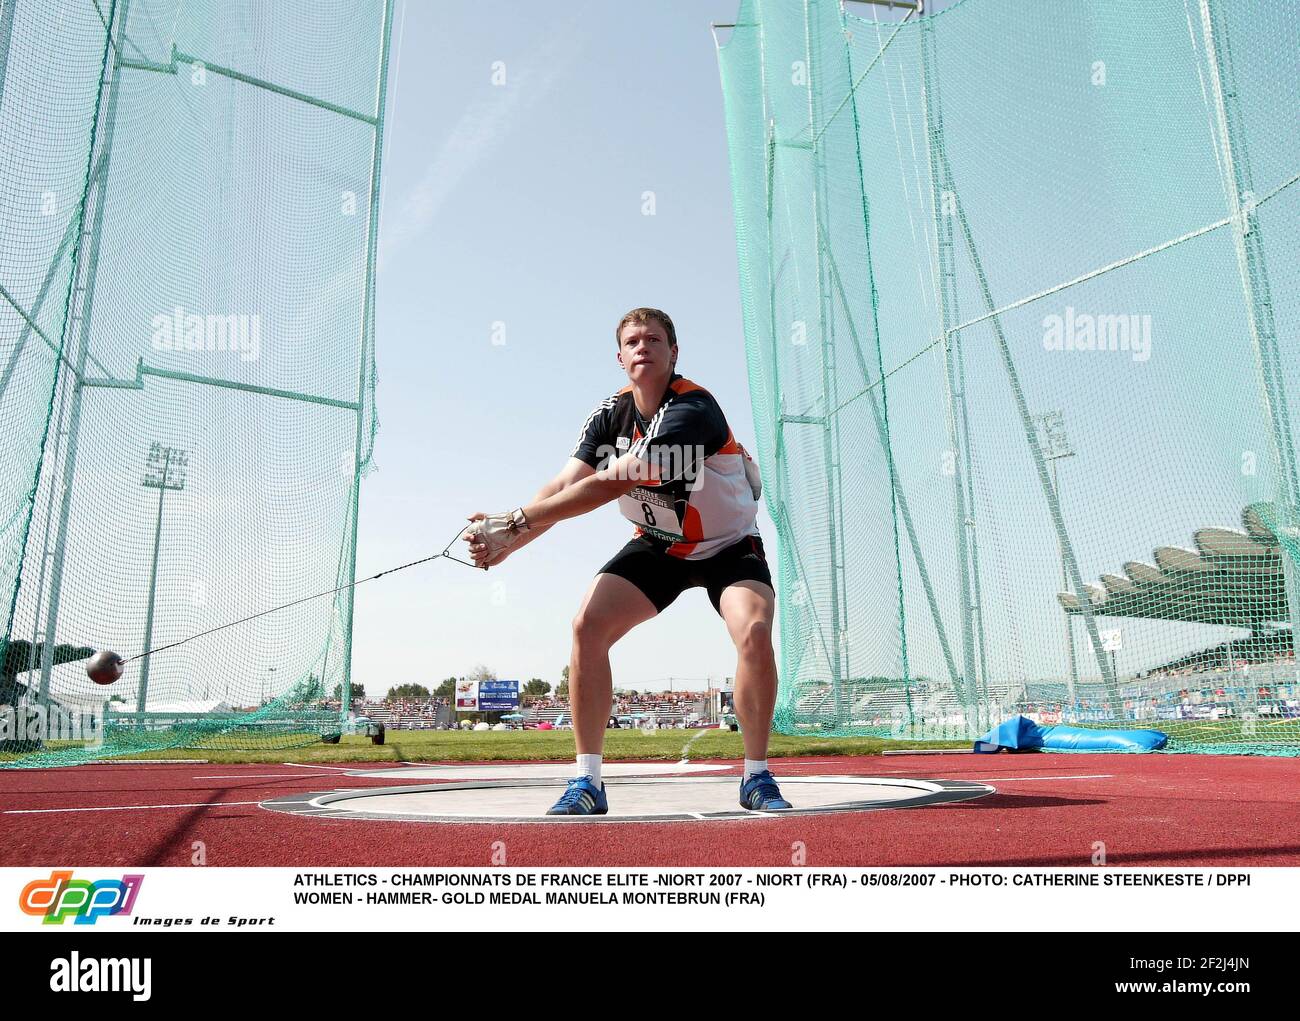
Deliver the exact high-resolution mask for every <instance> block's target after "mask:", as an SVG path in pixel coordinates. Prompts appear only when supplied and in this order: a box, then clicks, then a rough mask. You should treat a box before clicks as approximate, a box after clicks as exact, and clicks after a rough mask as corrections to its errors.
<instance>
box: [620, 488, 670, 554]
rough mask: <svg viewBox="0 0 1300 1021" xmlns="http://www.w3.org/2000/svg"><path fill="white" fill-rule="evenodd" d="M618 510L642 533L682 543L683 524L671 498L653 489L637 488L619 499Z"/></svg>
mask: <svg viewBox="0 0 1300 1021" xmlns="http://www.w3.org/2000/svg"><path fill="white" fill-rule="evenodd" d="M618 509H619V510H620V511H622V513H623V517H625V518H627V519H628V520H629V521H631V522H632V523H633V524H634V525H638V526H640V528H641V529H642V531H645V532H649V533H651V534H652V535H655V536H657V537H659V538H661V539H668V540H670V541H671V542H680V541H681V540H682V539H683V538H684V536H683V534H682V523H681V521H679V520H678V518H677V508H676V507H675V506H674V505H673V501H672V498H671V497H668V496H664V495H661V494H660V493H657V492H655V491H654V490H653V489H642V488H641V487H639V486H638V487H637V488H636V489H634V490H632V492H630V493H628V494H627V495H626V496H620V497H619V498H618Z"/></svg>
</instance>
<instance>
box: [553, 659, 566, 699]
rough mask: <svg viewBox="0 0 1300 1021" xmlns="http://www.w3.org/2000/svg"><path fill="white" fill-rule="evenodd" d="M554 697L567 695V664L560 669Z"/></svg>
mask: <svg viewBox="0 0 1300 1021" xmlns="http://www.w3.org/2000/svg"><path fill="white" fill-rule="evenodd" d="M555 697H556V698H568V697H569V668H568V667H567V666H566V667H565V668H564V669H563V670H561V671H560V683H559V684H557V685H556V686H555Z"/></svg>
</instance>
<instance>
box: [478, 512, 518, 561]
mask: <svg viewBox="0 0 1300 1021" xmlns="http://www.w3.org/2000/svg"><path fill="white" fill-rule="evenodd" d="M526 531H528V520H527V518H525V517H524V512H523V508H517V509H515V510H512V511H507V512H506V513H504V514H489V515H487V516H486V517H483V518H480V519H479V520H478V521H475V522H474V523H473V524H472V525H470V526H469V534H470V535H471V536H473V537H474V538H475V539H477V540H478V541H479V542H482V543H484V544H485V545H486V546H487V558H486V560H487V563H486V564H484V567H487V566H488V565H490V564H492V563H493V562H495V560H496V558H497V557H498V556H499V555H500V554H503V553H506V552H507V551H509V550H510V549H511V547H513V546H514V545H516V544H517V543H518V542H519V540H520V539H522V538H523V535H524V533H525V532H526Z"/></svg>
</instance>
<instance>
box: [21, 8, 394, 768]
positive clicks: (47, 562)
mask: <svg viewBox="0 0 1300 1021" xmlns="http://www.w3.org/2000/svg"><path fill="white" fill-rule="evenodd" d="M391 6H392V5H391V0H346V2H344V0H0V287H2V288H3V290H2V291H0V371H3V378H0V447H2V448H3V450H2V452H0V465H2V467H0V599H3V607H4V610H3V612H4V621H3V623H4V631H3V634H4V635H5V641H4V645H3V646H0V651H2V652H3V657H2V659H3V674H2V675H0V703H3V709H0V713H3V715H2V716H0V726H2V727H3V733H0V764H9V765H61V764H67V763H74V762H79V761H85V760H86V759H87V758H89V757H92V756H93V757H96V758H98V757H104V756H111V755H119V754H123V753H128V752H136V751H156V750H159V749H165V748H181V747H186V748H191V747H206V748H213V747H223V748H230V747H241V748H249V747H252V748H274V747H287V746H292V745H295V744H304V743H307V742H309V741H315V740H318V739H319V738H320V737H321V736H322V735H323V734H326V733H329V732H331V731H333V732H337V731H339V730H340V727H341V725H342V724H343V723H344V722H345V720H346V716H347V711H348V709H349V707H350V704H351V703H350V685H349V670H350V658H351V622H352V602H351V593H350V590H346V589H345V590H344V591H342V592H339V593H338V594H337V595H335V596H334V597H332V598H331V597H326V598H321V599H316V600H312V601H310V602H306V603H303V604H301V605H298V606H294V607H292V608H290V609H287V610H284V611H282V612H279V613H275V614H272V615H270V616H266V617H262V618H260V619H257V620H254V621H252V622H250V623H247V624H244V625H241V626H239V627H235V628H230V629H228V630H222V631H218V632H216V633H214V634H212V635H209V636H207V637H204V638H201V639H199V640H197V641H193V642H190V643H188V644H185V645H181V646H179V647H177V648H174V649H170V650H166V651H161V652H158V653H156V654H154V655H152V656H149V657H144V658H137V659H131V660H130V661H129V662H128V663H127V665H126V668H125V673H124V675H123V676H122V678H121V679H120V680H118V681H117V682H116V683H114V684H111V685H106V686H99V685H96V684H94V683H92V682H91V681H90V680H89V678H88V677H87V675H86V672H85V670H84V669H83V666H84V664H83V663H82V662H81V661H82V660H84V659H85V658H86V656H88V655H89V654H90V652H91V651H92V650H95V649H111V650H115V651H117V652H118V653H120V654H121V655H123V656H124V657H134V656H137V655H138V654H139V653H140V652H142V651H143V650H145V649H148V648H154V647H159V646H166V645H168V644H170V643H175V642H179V641H181V640H182V639H184V638H187V637H189V636H191V635H194V634H196V633H199V632H203V631H206V630H208V629H210V628H216V627H218V626H219V625H222V624H224V623H226V622H229V621H234V620H237V619H240V618H243V617H247V616H250V615H252V614H256V613H258V612H260V611H262V610H265V609H267V608H268V607H272V606H275V605H277V604H280V603H285V602H289V601H292V600H295V599H298V598H301V597H302V596H304V595H308V594H312V593H317V592H324V591H327V590H330V589H332V588H335V587H339V586H347V585H349V584H350V583H351V582H352V580H353V577H354V573H353V572H354V562H355V551H356V514H357V502H358V490H359V484H360V479H361V476H362V474H363V473H364V471H365V470H366V468H367V466H368V464H369V460H370V456H371V450H372V441H373V435H374V429H375V418H374V382H375V369H374V342H373V333H374V328H373V323H374V307H373V271H374V259H375V242H376V220H377V211H378V182H379V157H380V148H381V140H382V133H383V130H382V129H383V110H384V85H385V81H386V72H387V60H388V48H389V37H390V23H391V16H392V10H391Z"/></svg>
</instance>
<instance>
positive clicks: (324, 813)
mask: <svg viewBox="0 0 1300 1021" xmlns="http://www.w3.org/2000/svg"><path fill="white" fill-rule="evenodd" d="M780 783H781V790H782V792H783V793H784V794H785V796H786V797H787V798H788V799H789V800H790V802H791V803H792V804H793V805H794V806H795V807H794V808H792V809H786V810H783V811H777V812H750V811H747V810H745V809H743V808H741V807H740V806H739V804H738V803H737V790H738V788H739V784H740V781H739V779H738V778H737V777H734V776H725V777H719V776H704V777H701V776H696V777H689V778H688V777H653V778H649V777H647V778H642V779H634V780H624V781H621V782H618V783H610V784H607V785H606V786H607V787H608V793H609V802H610V808H609V814H608V815H603V816H602V815H597V816H548V815H546V810H547V809H548V808H550V807H551V805H552V804H554V803H555V800H556V798H558V797H559V795H560V793H561V792H562V791H563V790H564V786H565V784H564V781H563V780H557V779H531V780H530V779H518V780H484V781H478V782H470V783H444V784H425V785H420V786H416V787H378V788H375V787H370V788H364V789H361V790H351V791H322V792H319V793H316V794H292V795H286V796H285V797H281V798H273V799H271V800H268V801H263V802H262V803H261V807H262V808H265V809H268V810H270V811H272V812H290V813H294V814H298V815H311V816H315V817H318V818H326V819H368V820H372V821H382V822H434V823H594V822H714V821H720V820H734V819H764V818H766V819H773V818H778V817H781V816H791V815H799V816H804V815H826V814H830V813H837V812H871V811H876V810H879V809H887V808H920V807H922V806H925V805H941V804H952V803H953V802H957V801H969V800H970V799H972V798H982V797H984V796H985V795H986V794H993V793H994V789H993V788H992V787H989V786H988V785H987V784H981V783H973V782H971V781H967V780H914V779H897V778H890V779H880V778H877V777H865V776H796V777H783V778H781V779H780Z"/></svg>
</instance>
